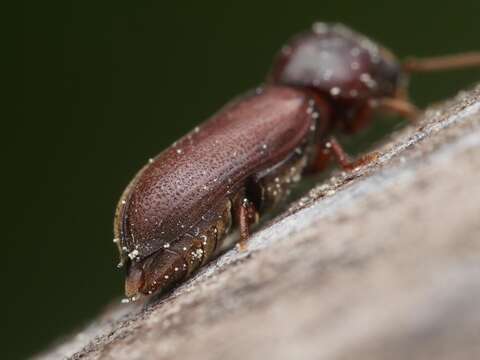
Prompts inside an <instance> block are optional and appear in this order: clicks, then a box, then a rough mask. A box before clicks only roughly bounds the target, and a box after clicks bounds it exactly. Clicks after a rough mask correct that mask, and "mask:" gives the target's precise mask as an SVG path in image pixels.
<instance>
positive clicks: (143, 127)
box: [1, 0, 480, 359]
mask: <svg viewBox="0 0 480 360" xmlns="http://www.w3.org/2000/svg"><path fill="white" fill-rule="evenodd" d="M479 14H480V2H479V1H477V0H475V1H469V0H457V1H448V2H446V1H445V2H443V1H433V0H429V1H427V0H425V1H418V0H417V1H410V0H408V1H407V0H403V1H398V2H387V1H340V0H336V1H301V0H297V1H293V2H285V3H282V2H280V1H258V0H257V1H246V0H245V1H235V2H228V1H222V2H203V1H190V2H180V1H178V2H162V1H135V2H134V1H130V2H124V1H118V0H117V1H96V2H89V1H68V0H64V1H58V2H56V3H53V2H40V1H37V2H32V3H30V4H28V5H27V4H24V7H23V12H22V16H23V19H22V20H21V21H20V22H19V23H17V24H16V27H15V29H17V28H18V26H19V25H20V26H21V29H20V33H19V34H20V35H19V38H18V41H16V38H15V37H16V36H17V33H15V32H12V33H11V34H7V35H8V36H9V37H11V38H12V37H13V41H12V42H14V43H17V45H18V43H20V46H19V48H20V49H19V50H20V54H21V59H20V61H18V62H15V64H14V65H13V68H14V70H15V69H16V68H17V67H19V73H20V76H19V77H18V78H16V82H17V83H18V82H19V81H20V82H21V84H22V85H21V93H20V95H21V96H20V97H19V98H18V99H17V100H16V101H14V103H13V106H14V107H15V109H16V111H17V114H19V115H20V116H19V118H18V119H14V120H13V121H12V120H9V121H8V122H7V121H6V119H4V122H7V125H4V129H5V130H4V136H5V135H7V136H6V137H5V138H4V140H3V145H4V146H6V150H4V151H3V153H4V154H5V155H6V156H5V157H4V163H6V165H5V164H4V172H3V176H2V181H3V189H4V190H6V193H5V194H4V195H3V196H4V202H5V198H6V206H4V207H3V209H4V214H3V216H2V218H3V221H4V224H3V226H2V228H3V231H4V234H3V237H2V238H3V239H2V246H3V254H4V255H6V256H4V257H3V263H4V265H3V268H4V269H5V270H4V271H5V272H4V276H3V281H4V283H3V284H2V288H3V291H2V295H3V296H2V297H1V298H2V300H1V301H2V305H3V306H2V309H4V317H6V322H3V325H2V330H3V334H2V338H3V344H4V345H3V351H4V355H3V356H1V357H2V358H3V359H5V358H12V359H13V358H24V357H27V356H28V355H31V354H33V353H35V352H38V351H39V350H42V349H44V348H45V347H46V346H48V345H49V343H51V342H52V341H54V340H55V339H56V338H58V337H59V336H62V335H65V334H66V333H68V332H70V331H72V330H74V328H75V327H78V326H81V325H82V324H84V323H86V322H87V321H88V319H90V318H92V317H93V316H95V314H96V313H98V312H99V311H100V310H101V309H102V307H103V306H105V305H106V304H107V303H108V302H110V301H112V299H114V298H116V297H119V296H121V293H122V286H123V285H122V280H123V276H122V275H123V274H122V273H121V272H119V271H117V270H116V269H115V264H116V262H117V254H116V249H115V248H114V246H113V243H112V217H113V212H114V207H115V205H116V201H117V199H118V197H119V196H120V193H121V191H122V190H123V188H124V186H125V185H126V184H127V182H128V181H129V179H130V178H131V177H132V175H133V174H134V173H135V172H136V170H137V169H139V167H140V166H142V165H143V164H144V163H145V161H146V160H147V159H148V158H149V157H152V156H153V155H155V154H156V153H158V152H159V151H160V150H162V149H163V148H164V147H166V146H167V145H168V144H170V143H171V142H173V141H174V140H175V139H176V138H178V137H180V136H181V135H182V134H184V133H185V132H186V131H188V130H189V129H191V128H192V127H193V126H194V124H196V123H197V122H199V121H201V120H203V119H205V118H206V117H207V116H208V115H209V114H212V113H213V112H214V111H215V110H216V109H218V108H219V107H220V106H221V105H222V104H224V103H225V102H226V101H227V100H229V99H230V98H232V97H233V96H235V95H237V94H239V93H241V92H243V91H245V90H247V89H248V88H251V87H253V86H255V85H257V84H258V83H259V82H261V81H262V79H263V77H264V75H265V73H266V70H267V69H268V67H269V64H270V62H271V59H272V56H273V54H274V53H275V52H276V50H277V49H279V48H280V46H281V45H282V43H283V42H284V41H285V39H287V38H288V37H289V36H290V35H292V34H294V33H295V32H298V31H300V30H302V29H305V28H307V27H308V26H309V25H310V24H311V23H312V22H313V21H314V20H326V21H339V22H343V23H345V24H348V25H350V26H351V27H353V28H354V29H357V30H359V31H361V32H363V33H366V34H368V35H370V36H372V37H373V38H375V39H377V40H378V41H379V42H381V43H383V44H385V45H386V46H388V47H390V48H391V49H393V50H394V51H395V52H396V53H397V54H399V55H400V56H406V55H411V54H415V55H419V56H426V55H434V54H443V53H452V52H459V51H465V50H479V46H478V45H479V40H478V39H479V30H478V25H479V20H480V19H479ZM14 72H15V71H14ZM476 80H480V72H479V71H478V70H476V71H461V72H456V73H453V74H451V73H450V74H429V75H419V76H417V77H415V78H414V81H413V83H412V97H413V98H414V99H415V101H416V102H417V103H418V104H420V105H426V104H428V103H430V102H432V101H436V100H440V99H442V98H445V97H448V96H450V95H453V94H455V93H456V90H457V89H459V88H462V87H465V86H467V85H469V84H472V83H473V82H474V81H476ZM380 128H381V127H379V129H380ZM379 131H382V130H379ZM5 263H6V264H5Z"/></svg>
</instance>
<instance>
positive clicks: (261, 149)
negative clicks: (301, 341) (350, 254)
mask: <svg viewBox="0 0 480 360" xmlns="http://www.w3.org/2000/svg"><path fill="white" fill-rule="evenodd" d="M479 65H480V54H479V53H469V54H465V55H455V56H449V57H442V58H432V59H424V60H415V59H410V60H408V61H407V62H405V63H404V64H402V63H400V62H399V61H398V60H397V59H396V58H395V57H394V56H393V55H392V53H391V52H390V51H389V50H387V49H386V48H383V47H381V46H379V45H377V44H376V43H374V42H373V41H372V40H370V39H368V38H367V37H365V36H363V35H360V34H358V33H355V32H353V31H352V30H350V29H348V28H347V27H345V26H343V25H338V24H325V23H315V24H314V25H313V27H312V29H311V30H310V31H307V32H304V33H302V34H299V35H296V36H294V37H293V38H292V39H291V40H290V41H289V42H288V43H287V44H286V45H284V46H283V47H282V49H281V51H280V52H279V53H278V54H277V56H276V57H275V60H274V62H273V65H272V68H271V71H270V73H269V75H268V77H267V80H266V83H265V84H264V85H262V86H261V87H257V88H256V89H255V90H253V91H250V92H249V93H247V94H245V95H243V96H240V97H237V98H235V99H234V100H232V101H231V102H230V103H228V104H227V105H226V106H224V107H223V108H222V109H221V110H220V111H219V112H217V113H216V114H215V115H213V116H212V117H211V118H210V119H208V120H207V121H205V122H204V123H202V124H201V125H200V126H197V127H195V128H194V129H193V130H192V131H191V132H190V133H188V134H187V135H185V136H184V137H183V138H181V139H180V140H178V141H177V142H175V143H174V144H173V145H172V146H170V147H169V148H167V149H165V150H164V151H163V152H161V153H160V154H159V155H158V156H156V157H155V158H153V159H149V161H148V163H147V164H146V165H145V166H144V167H143V168H142V169H141V170H140V171H139V172H138V173H137V175H136V176H135V177H134V178H133V180H132V181H131V182H130V184H129V185H128V186H127V188H126V189H125V191H124V193H123V195H122V196H121V198H120V201H119V203H118V206H117V209H116V213H115V221H114V233H115V240H114V243H115V244H116V245H117V247H118V250H119V253H120V264H119V266H122V265H125V266H126V272H127V275H126V280H125V293H126V296H127V298H128V299H131V300H134V299H138V298H139V297H140V296H141V295H142V294H143V295H149V294H152V293H156V292H160V291H163V290H165V289H167V288H170V287H172V286H173V285H175V284H176V283H178V282H180V281H182V280H184V279H186V278H188V277H190V276H191V275H192V274H193V273H194V272H195V271H196V270H198V269H199V268H200V267H201V266H202V265H204V264H206V263H207V262H208V261H209V260H211V259H213V258H215V257H216V256H218V255H219V254H220V253H222V252H223V251H225V250H226V249H228V248H230V247H231V246H233V245H234V244H235V243H237V242H239V244H240V248H241V249H243V248H245V246H246V241H247V239H248V237H249V236H250V232H251V227H252V225H254V224H255V223H257V222H258V220H259V218H261V217H263V216H264V215H265V214H268V213H269V212H270V211H271V210H272V209H274V208H275V207H277V206H278V204H280V203H281V202H282V201H283V200H284V199H285V198H286V196H287V195H288V193H289V191H290V188H291V186H292V184H294V183H295V182H297V181H299V180H300V178H301V177H302V175H304V174H306V173H312V172H318V171H321V170H322V169H324V168H325V167H326V165H327V164H328V163H329V162H330V161H332V160H336V161H337V162H338V163H339V165H340V166H341V167H342V168H343V169H345V170H352V169H354V168H355V167H357V166H360V165H362V164H365V163H367V162H369V161H372V160H374V159H375V154H367V155H365V156H364V157H362V158H360V159H357V160H356V161H352V160H351V159H350V157H349V156H348V155H347V154H346V153H345V152H344V151H343V149H342V147H341V145H340V143H339V142H338V141H337V140H336V139H335V138H334V137H333V136H332V134H333V132H334V130H340V131H343V132H346V133H354V132H356V131H359V130H360V129H362V128H364V127H365V126H367V125H369V124H370V121H371V119H372V114H373V113H374V112H376V111H387V112H393V113H397V114H400V115H402V116H405V117H407V118H408V119H410V120H412V119H414V118H415V117H416V115H417V109H416V107H415V106H414V105H413V104H411V103H410V102H409V100H408V97H407V80H408V79H407V78H408V76H407V75H408V73H410V72H414V71H429V70H431V71H434V70H441V69H450V68H460V67H465V66H479Z"/></svg>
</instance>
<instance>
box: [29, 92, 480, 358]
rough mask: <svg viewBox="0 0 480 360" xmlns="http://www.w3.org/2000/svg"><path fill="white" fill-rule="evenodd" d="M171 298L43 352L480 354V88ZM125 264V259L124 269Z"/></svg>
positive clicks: (329, 184)
mask: <svg viewBox="0 0 480 360" xmlns="http://www.w3.org/2000/svg"><path fill="white" fill-rule="evenodd" d="M379 150H380V152H381V153H382V155H381V157H380V158H379V160H378V162H376V163H375V164H372V165H370V166H368V167H366V168H362V169H359V170H357V171H355V172H354V173H352V174H343V175H342V174H341V173H337V174H336V176H335V177H333V178H331V179H330V180H328V181H326V182H325V183H324V184H321V185H319V186H318V187H317V188H315V189H313V190H312V191H310V193H309V195H308V196H306V197H305V198H302V199H301V200H300V201H298V202H297V203H295V204H293V205H292V206H291V208H290V209H289V211H287V212H286V213H284V214H282V215H281V216H280V217H279V218H277V219H275V220H274V221H272V222H270V223H269V224H266V225H265V226H264V228H263V229H262V230H260V231H258V232H256V233H255V235H254V236H253V238H252V239H251V241H250V243H249V248H248V250H247V251H246V252H243V253H239V252H238V251H236V250H232V251H230V252H228V253H226V254H225V255H223V256H222V257H220V258H219V259H218V260H216V261H214V262H213V263H211V264H210V265H209V266H207V267H206V268H204V270H203V271H201V272H200V273H199V274H198V275H197V276H196V277H195V278H193V279H191V280H190V281H188V282H187V283H185V284H183V285H182V286H180V287H178V288H177V289H176V290H175V291H174V292H173V293H171V294H169V295H168V296H166V297H163V298H160V299H156V300H155V301H152V302H150V303H137V304H130V305H121V304H119V301H118V300H115V302H114V303H113V305H111V306H109V307H108V308H107V309H105V311H104V313H103V314H101V315H100V316H99V317H98V318H97V319H95V320H93V321H92V323H91V324H90V325H88V326H87V327H86V328H84V329H82V330H80V331H79V332H78V333H77V334H73V335H71V336H70V337H67V338H66V339H65V340H63V342H60V343H59V344H58V345H56V346H53V347H52V348H51V349H49V350H48V351H47V352H45V353H44V354H41V355H39V356H38V358H39V359H40V358H45V359H47V358H48V359H55V358H59V359H60V358H64V357H70V356H71V357H73V358H76V359H79V358H82V359H369V360H370V359H432V358H433V359H474V358H477V359H478V358H480V86H478V87H477V88H475V89H474V90H472V91H470V92H464V93H462V94H460V95H458V96H457V97H456V98H455V99H453V100H451V101H449V102H448V103H446V104H443V105H440V106H438V107H437V108H435V109H430V110H428V111H427V112H426V113H425V115H424V116H423V118H422V119H421V120H420V123H419V124H418V125H416V126H409V127H408V128H406V129H404V130H402V131H401V132H399V133H397V134H394V135H393V136H392V138H391V139H389V140H388V141H387V143H386V144H385V146H384V147H382V148H380V149H379ZM112 271H113V269H112Z"/></svg>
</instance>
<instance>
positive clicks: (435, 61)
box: [403, 52, 480, 72]
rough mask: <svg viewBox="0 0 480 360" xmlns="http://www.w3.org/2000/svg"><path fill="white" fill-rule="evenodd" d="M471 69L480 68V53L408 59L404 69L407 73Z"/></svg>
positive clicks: (404, 63)
mask: <svg viewBox="0 0 480 360" xmlns="http://www.w3.org/2000/svg"><path fill="white" fill-rule="evenodd" d="M469 67H480V52H466V53H462V54H455V55H445V56H437V57H430V58H423V59H417V58H407V59H406V60H405V61H404V62H403V69H404V70H405V71H407V72H429V71H443V70H453V69H463V68H469Z"/></svg>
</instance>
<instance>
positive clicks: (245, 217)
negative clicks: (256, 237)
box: [235, 194, 257, 251]
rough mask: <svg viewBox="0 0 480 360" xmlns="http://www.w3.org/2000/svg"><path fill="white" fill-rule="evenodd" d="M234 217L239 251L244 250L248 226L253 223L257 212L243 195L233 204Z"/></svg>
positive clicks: (248, 235) (248, 231)
mask: <svg viewBox="0 0 480 360" xmlns="http://www.w3.org/2000/svg"><path fill="white" fill-rule="evenodd" d="M235 217H236V220H237V224H238V227H239V229H240V242H239V243H238V246H239V248H240V250H241V251H244V250H246V248H247V245H246V244H247V240H248V238H249V237H250V225H251V224H253V223H255V221H256V217H257V212H256V209H255V205H254V204H253V203H252V202H251V201H250V200H248V199H247V198H246V197H245V196H244V195H243V194H241V196H239V197H238V198H237V200H236V202H235Z"/></svg>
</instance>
